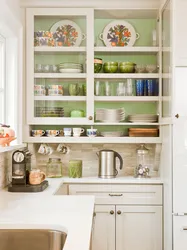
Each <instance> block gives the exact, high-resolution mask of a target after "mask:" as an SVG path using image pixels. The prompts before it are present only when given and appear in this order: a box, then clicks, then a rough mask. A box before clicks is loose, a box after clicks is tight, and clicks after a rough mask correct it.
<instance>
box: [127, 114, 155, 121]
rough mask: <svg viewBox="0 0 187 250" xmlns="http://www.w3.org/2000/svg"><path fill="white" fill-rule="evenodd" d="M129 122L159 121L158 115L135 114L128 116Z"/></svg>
mask: <svg viewBox="0 0 187 250" xmlns="http://www.w3.org/2000/svg"><path fill="white" fill-rule="evenodd" d="M128 121H129V122H136V123H149V122H150V123H152V122H157V121H158V115H150V114H134V115H129V116H128Z"/></svg>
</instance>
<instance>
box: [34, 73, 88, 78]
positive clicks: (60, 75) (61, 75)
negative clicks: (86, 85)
mask: <svg viewBox="0 0 187 250" xmlns="http://www.w3.org/2000/svg"><path fill="white" fill-rule="evenodd" d="M86 77H87V74H85V73H35V74H34V78H72V79H77V78H79V79H84V78H86Z"/></svg>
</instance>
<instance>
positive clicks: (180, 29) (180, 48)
mask: <svg viewBox="0 0 187 250" xmlns="http://www.w3.org/2000/svg"><path fill="white" fill-rule="evenodd" d="M186 9H187V1H186V0H175V1H173V12H174V16H173V25H174V30H173V32H174V33H173V39H174V53H175V57H174V59H175V66H187V46H186V44H187V33H186V32H185V31H184V24H185V23H187V15H186ZM175 34H177V35H175Z"/></svg>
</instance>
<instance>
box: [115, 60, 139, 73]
mask: <svg viewBox="0 0 187 250" xmlns="http://www.w3.org/2000/svg"><path fill="white" fill-rule="evenodd" d="M135 65H136V64H135V63H131V62H123V63H120V64H119V72H120V73H134V72H135Z"/></svg>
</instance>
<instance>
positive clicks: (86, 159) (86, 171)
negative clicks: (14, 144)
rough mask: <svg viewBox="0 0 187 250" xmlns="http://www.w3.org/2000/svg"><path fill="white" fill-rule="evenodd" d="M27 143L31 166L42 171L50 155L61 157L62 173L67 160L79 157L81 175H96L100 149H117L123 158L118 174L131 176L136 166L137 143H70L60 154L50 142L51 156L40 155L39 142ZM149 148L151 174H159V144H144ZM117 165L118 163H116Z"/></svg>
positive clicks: (64, 171) (66, 170)
mask: <svg viewBox="0 0 187 250" xmlns="http://www.w3.org/2000/svg"><path fill="white" fill-rule="evenodd" d="M33 145H34V144H29V149H30V150H31V152H32V153H33V156H32V166H33V167H38V168H40V169H41V170H43V171H44V172H45V171H46V163H47V161H48V159H49V158H50V157H54V158H61V160H62V162H63V174H64V176H67V175H68V162H69V160H70V159H71V160H72V159H80V160H82V161H83V176H84V177H88V176H97V175H98V157H97V155H96V152H98V151H99V150H102V149H112V150H115V151H117V152H118V153H119V154H120V155H121V156H122V158H123V161H124V165H123V169H122V170H120V171H119V176H132V175H133V174H134V166H136V149H137V148H138V146H139V144H138V145H136V144H103V145H102V144H70V145H67V146H69V148H70V152H69V154H66V155H64V154H60V153H58V152H57V151H56V148H57V146H58V144H50V145H51V146H52V148H53V150H54V152H53V154H52V155H51V156H46V155H41V154H39V153H38V149H39V147H40V144H35V145H34V146H33ZM146 147H147V148H148V149H149V150H150V166H151V167H152V170H153V172H152V175H154V176H158V175H159V171H158V170H159V161H160V151H161V144H146ZM118 166H119V164H118Z"/></svg>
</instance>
